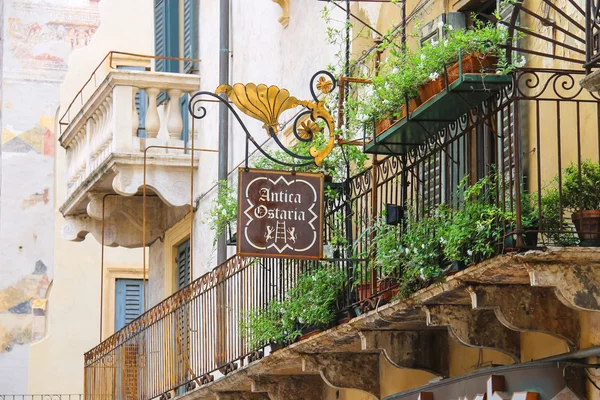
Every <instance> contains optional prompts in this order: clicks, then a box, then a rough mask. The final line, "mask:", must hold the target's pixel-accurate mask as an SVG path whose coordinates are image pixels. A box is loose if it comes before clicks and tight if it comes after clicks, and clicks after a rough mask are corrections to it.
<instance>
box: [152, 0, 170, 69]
mask: <svg viewBox="0 0 600 400" xmlns="http://www.w3.org/2000/svg"><path fill="white" fill-rule="evenodd" d="M166 23H167V22H166V0H154V55H156V56H163V57H164V56H166V55H167V47H166V31H165V25H166ZM154 65H155V69H156V71H158V72H164V71H165V70H166V64H165V60H164V59H159V58H157V59H156V60H155V64H154Z"/></svg>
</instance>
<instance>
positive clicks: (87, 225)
mask: <svg viewBox="0 0 600 400" xmlns="http://www.w3.org/2000/svg"><path fill="white" fill-rule="evenodd" d="M104 196H105V195H104V194H101V193H91V194H89V196H88V197H89V203H88V205H87V209H86V211H87V215H79V216H68V217H66V221H65V223H64V225H63V227H62V231H61V233H62V236H63V238H64V239H65V240H70V241H75V242H80V241H82V240H84V239H85V237H86V236H87V234H88V233H91V234H92V235H93V236H94V238H95V239H96V240H97V241H98V242H99V243H102V207H103V206H102V202H103V199H104V243H105V245H106V246H111V247H116V246H122V247H128V248H136V247H141V246H142V226H143V221H142V216H143V213H142V199H141V198H140V197H139V196H136V197H122V196H107V197H106V198H105V197H104ZM188 212H189V207H186V206H182V207H176V208H169V207H168V206H167V205H166V204H165V203H163V202H162V201H161V200H160V199H159V198H157V197H148V198H147V199H146V244H148V243H151V242H152V241H154V240H156V239H157V238H158V237H160V236H161V235H162V234H163V232H165V231H166V230H167V229H168V228H169V226H171V224H172V223H173V222H175V221H178V220H179V219H181V218H183V216H185V215H186V214H187V213H188Z"/></svg>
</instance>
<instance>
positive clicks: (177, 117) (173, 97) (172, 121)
mask: <svg viewBox="0 0 600 400" xmlns="http://www.w3.org/2000/svg"><path fill="white" fill-rule="evenodd" d="M168 93H169V113H168V118H167V131H168V132H169V138H170V139H171V140H179V138H180V136H181V130H182V129H183V119H182V118H181V112H180V110H179V98H180V97H181V90H179V89H171V90H169V91H168Z"/></svg>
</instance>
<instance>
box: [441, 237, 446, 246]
mask: <svg viewBox="0 0 600 400" xmlns="http://www.w3.org/2000/svg"><path fill="white" fill-rule="evenodd" d="M440 242H441V243H443V244H446V243H447V241H446V239H444V237H443V236H440Z"/></svg>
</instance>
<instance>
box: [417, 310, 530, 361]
mask: <svg viewBox="0 0 600 400" xmlns="http://www.w3.org/2000/svg"><path fill="white" fill-rule="evenodd" d="M425 312H426V313H427V325H429V326H447V327H448V331H449V332H450V335H451V336H452V337H453V338H454V339H456V340H457V341H458V342H459V343H461V344H463V345H465V346H468V347H475V348H488V349H492V350H497V351H500V352H502V353H505V354H507V355H509V356H510V357H512V359H513V360H515V362H520V359H521V338H520V335H519V332H516V331H513V330H510V329H508V328H506V327H504V326H503V325H502V324H501V323H500V321H498V319H497V318H496V316H495V314H494V312H493V311H491V310H473V309H471V307H469V306H463V305H450V304H436V305H428V306H425Z"/></svg>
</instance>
